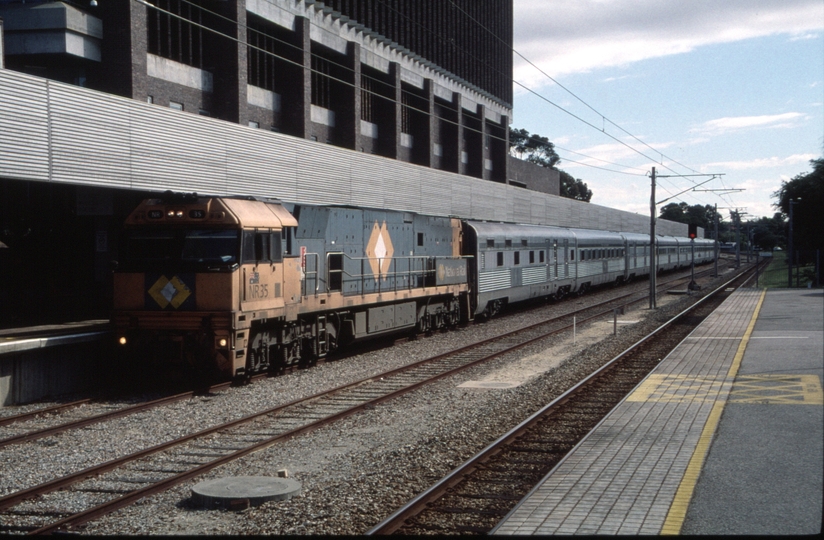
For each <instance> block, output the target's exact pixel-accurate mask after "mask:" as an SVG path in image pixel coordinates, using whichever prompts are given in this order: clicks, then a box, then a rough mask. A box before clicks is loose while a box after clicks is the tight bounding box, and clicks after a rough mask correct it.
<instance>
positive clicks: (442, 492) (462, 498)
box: [367, 273, 749, 535]
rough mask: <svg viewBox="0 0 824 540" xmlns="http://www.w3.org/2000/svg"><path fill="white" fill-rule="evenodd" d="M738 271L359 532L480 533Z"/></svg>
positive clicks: (717, 300) (680, 335)
mask: <svg viewBox="0 0 824 540" xmlns="http://www.w3.org/2000/svg"><path fill="white" fill-rule="evenodd" d="M748 274H749V273H745V274H740V275H738V276H736V277H735V278H734V279H732V280H730V281H729V282H727V283H725V284H724V285H722V286H721V287H719V288H718V289H716V291H715V292H713V293H712V294H710V295H707V296H705V297H704V298H703V299H701V300H700V301H699V302H698V303H696V304H694V305H693V306H691V307H690V308H688V309H687V310H685V311H683V312H681V313H679V314H678V315H676V316H675V317H673V318H672V319H671V320H670V321H668V322H667V323H665V324H663V325H662V326H660V327H659V328H658V329H656V330H655V331H654V332H652V333H651V334H649V335H648V336H646V337H645V338H643V339H642V340H640V341H638V342H637V343H636V344H635V345H633V346H632V347H631V348H629V349H627V350H626V351H624V352H623V353H621V354H620V355H618V356H617V357H615V358H613V359H612V360H611V361H610V362H608V363H607V364H605V365H604V366H603V367H601V368H600V369H599V370H597V371H596V372H594V373H592V374H591V375H590V376H589V377H587V378H586V379H584V380H583V381H581V382H580V383H579V384H577V385H576V386H574V387H573V388H571V389H569V390H568V391H566V392H565V393H564V394H562V395H561V396H559V397H558V398H557V399H555V400H554V401H552V402H551V403H550V404H548V405H547V406H546V407H544V408H543V409H541V410H539V411H538V412H536V413H535V414H534V415H532V416H531V417H530V418H528V419H527V420H525V421H524V422H523V423H521V424H520V425H518V426H516V427H515V428H513V429H512V430H510V431H509V432H508V433H506V434H505V435H503V436H502V437H501V438H499V439H498V440H497V441H495V442H493V443H492V444H490V445H489V446H487V447H486V448H485V449H483V450H482V451H481V452H480V453H478V454H477V455H476V456H474V457H473V458H472V459H470V460H469V461H467V462H465V463H464V464H463V465H461V466H460V467H458V468H457V469H455V470H453V471H452V472H451V473H450V474H449V475H448V476H446V477H445V478H443V479H442V480H440V481H439V482H438V483H436V484H435V485H433V486H431V487H430V488H429V489H427V490H426V491H425V492H423V493H421V494H420V495H419V496H418V497H416V498H414V499H413V500H411V501H410V502H409V503H407V504H406V505H404V506H403V507H402V508H400V509H398V510H397V511H396V512H395V513H393V514H392V515H391V516H389V517H388V518H387V519H385V520H384V521H383V522H381V523H379V524H378V525H376V526H375V527H374V528H373V529H371V530H370V531H368V532H367V534H370V535H375V534H382V535H383V534H404V535H421V534H428V535H431V534H486V533H488V532H489V531H491V530H492V529H493V528H494V527H495V525H497V524H498V522H499V521H500V520H501V519H502V518H503V517H504V516H506V514H507V513H508V512H509V511H510V510H511V509H512V508H513V507H514V506H515V505H516V504H517V503H518V502H519V501H520V500H521V499H523V497H524V496H526V495H527V493H529V491H531V490H532V489H533V488H534V486H535V485H537V484H538V482H539V481H540V480H541V479H543V478H544V477H545V476H546V475H547V474H548V473H549V472H550V471H551V470H552V468H553V467H554V466H555V465H556V464H557V463H558V462H560V461H561V459H563V457H564V456H565V455H566V454H567V453H568V452H569V451H570V450H571V449H572V448H573V447H574V446H575V445H576V444H577V443H578V442H579V441H580V440H581V439H583V437H584V436H586V434H587V433H589V432H590V431H591V430H592V429H593V428H594V427H595V426H596V425H597V424H598V423H599V422H600V421H601V420H602V419H603V418H604V417H605V416H606V415H607V414H608V413H609V411H611V410H612V409H613V408H614V407H615V405H617V404H618V403H619V402H620V401H621V400H622V399H623V398H624V397H625V396H626V395H627V394H628V393H629V392H631V391H632V389H633V388H635V387H636V385H637V384H638V383H639V382H640V381H641V380H643V378H644V377H646V376H647V374H648V373H649V372H650V371H652V370H653V369H654V368H655V366H656V365H657V364H658V363H659V362H660V360H661V358H664V357H665V356H666V355H667V354H668V353H669V351H671V350H672V349H673V348H675V347H676V346H677V345H678V344H679V343H680V342H681V341H682V340H683V339H684V337H686V336H687V335H688V334H689V333H690V332H691V331H692V329H693V328H695V327H696V326H697V325H698V324H700V322H701V321H702V320H703V319H704V318H705V317H706V316H707V315H709V314H710V313H711V312H712V311H713V310H714V309H716V308H717V307H718V305H720V304H721V302H723V301H724V300H725V299H726V298H727V297H728V296H729V295H730V294H731V291H732V290H734V289H733V287H734V286H741V284H742V283H744V282H745V281H746V280H747V279H748V277H749V275H748Z"/></svg>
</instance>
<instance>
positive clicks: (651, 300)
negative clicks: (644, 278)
mask: <svg viewBox="0 0 824 540" xmlns="http://www.w3.org/2000/svg"><path fill="white" fill-rule="evenodd" d="M650 180H651V182H650V183H651V185H652V190H651V194H650V197H649V308H650V309H655V272H656V270H657V268H656V266H657V265H656V264H655V263H656V257H655V167H653V168H652V174H651V175H650ZM790 279H792V277H791V278H790Z"/></svg>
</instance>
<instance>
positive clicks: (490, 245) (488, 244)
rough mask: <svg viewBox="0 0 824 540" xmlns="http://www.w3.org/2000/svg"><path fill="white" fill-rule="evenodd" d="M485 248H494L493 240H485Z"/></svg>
mask: <svg viewBox="0 0 824 540" xmlns="http://www.w3.org/2000/svg"><path fill="white" fill-rule="evenodd" d="M486 247H489V248H494V247H495V240H494V239H492V238H487V239H486Z"/></svg>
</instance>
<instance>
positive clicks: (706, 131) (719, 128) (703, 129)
mask: <svg viewBox="0 0 824 540" xmlns="http://www.w3.org/2000/svg"><path fill="white" fill-rule="evenodd" d="M802 117H804V115H803V114H802V113H798V112H789V113H784V114H765V115H761V116H726V117H724V118H716V119H714V120H708V121H706V122H704V123H703V124H701V125H699V126H698V127H695V128H692V129H690V133H698V134H701V135H707V136H716V135H723V134H724V133H729V132H731V131H741V130H744V129H751V128H770V129H775V128H787V127H794V126H795V125H796V122H793V121H794V120H798V119H799V118H802Z"/></svg>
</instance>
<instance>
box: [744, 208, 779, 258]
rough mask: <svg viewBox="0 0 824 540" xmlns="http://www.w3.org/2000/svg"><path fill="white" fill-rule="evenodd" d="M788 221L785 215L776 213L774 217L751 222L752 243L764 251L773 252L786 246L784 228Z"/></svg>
mask: <svg viewBox="0 0 824 540" xmlns="http://www.w3.org/2000/svg"><path fill="white" fill-rule="evenodd" d="M785 222H786V220H785V219H784V215H783V214H781V213H780V212H779V213H776V214H775V215H774V216H773V217H771V218H768V217H762V218H759V219H757V220H755V221H750V222H749V225H750V226H751V227H752V241H753V244H755V245H756V246H758V247H759V248H761V249H762V250H764V251H772V250H773V249H775V248H776V247H777V246H779V245H784V239H785V238H786V237H785V233H784V226H785Z"/></svg>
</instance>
